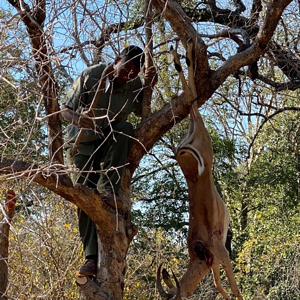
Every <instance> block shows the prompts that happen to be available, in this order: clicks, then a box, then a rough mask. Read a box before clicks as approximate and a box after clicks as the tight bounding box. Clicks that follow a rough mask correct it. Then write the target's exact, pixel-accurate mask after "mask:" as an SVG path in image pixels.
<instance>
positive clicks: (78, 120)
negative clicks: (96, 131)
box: [61, 104, 95, 128]
mask: <svg viewBox="0 0 300 300" xmlns="http://www.w3.org/2000/svg"><path fill="white" fill-rule="evenodd" d="M61 115H62V116H63V118H64V119H65V120H66V121H67V122H68V123H70V124H73V125H76V126H78V127H80V128H90V127H91V125H92V124H93V118H94V117H95V116H94V113H93V111H92V110H86V111H84V112H83V113H81V114H80V113H78V112H76V111H74V110H73V109H72V108H70V107H68V106H66V105H64V104H63V105H62V110H61Z"/></svg>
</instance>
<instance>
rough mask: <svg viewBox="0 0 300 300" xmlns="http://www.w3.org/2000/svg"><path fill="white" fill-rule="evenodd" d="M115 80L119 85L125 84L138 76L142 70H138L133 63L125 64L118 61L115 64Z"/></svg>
mask: <svg viewBox="0 0 300 300" xmlns="http://www.w3.org/2000/svg"><path fill="white" fill-rule="evenodd" d="M114 70H115V72H114V78H115V82H116V83H118V84H123V83H125V82H127V81H129V80H131V79H134V78H135V77H137V76H138V74H139V72H140V68H137V67H136V66H135V65H134V64H133V62H132V61H126V62H123V61H122V60H120V59H119V60H116V61H115V63H114Z"/></svg>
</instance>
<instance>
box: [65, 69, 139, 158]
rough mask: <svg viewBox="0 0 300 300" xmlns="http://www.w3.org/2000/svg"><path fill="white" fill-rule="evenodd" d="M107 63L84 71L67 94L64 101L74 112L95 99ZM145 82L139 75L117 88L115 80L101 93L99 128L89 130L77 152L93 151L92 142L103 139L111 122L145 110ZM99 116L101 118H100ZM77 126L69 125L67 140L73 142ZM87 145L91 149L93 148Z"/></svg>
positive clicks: (98, 108)
mask: <svg viewBox="0 0 300 300" xmlns="http://www.w3.org/2000/svg"><path fill="white" fill-rule="evenodd" d="M105 67H106V65H105V64H101V65H95V66H92V67H89V68H87V69H86V70H85V71H83V72H82V73H81V74H80V75H79V77H78V78H77V79H76V80H75V81H74V83H73V85H72V88H71V89H70V91H69V92H68V94H67V96H66V100H65V102H64V104H65V105H66V106H68V107H69V108H71V109H73V110H74V111H76V112H78V113H81V112H82V111H83V110H85V109H87V108H88V107H89V105H90V103H91V102H92V101H93V99H94V96H95V93H96V90H97V86H98V83H99V80H100V78H101V74H102V72H103V70H104V69H105ZM142 90H143V84H142V81H141V79H140V77H136V78H135V79H133V80H130V81H128V82H126V83H124V84H123V85H121V86H119V87H117V88H114V86H113V82H111V85H110V87H109V89H108V91H107V92H106V93H105V92H104V91H103V92H102V94H101V97H100V99H99V101H98V105H97V107H96V108H95V109H94V113H95V116H96V118H98V119H96V129H93V130H92V129H87V130H85V133H84V135H83V137H82V139H81V142H80V145H79V148H78V151H79V152H81V153H85V154H91V153H92V152H91V151H92V148H93V147H89V146H92V144H93V143H90V142H93V141H95V140H97V139H99V138H103V131H105V130H106V129H108V124H109V123H110V122H111V121H114V122H115V123H117V122H120V121H125V120H126V119H127V117H128V115H129V114H130V113H131V112H134V113H135V114H136V115H140V114H141V111H142V99H143V92H142ZM99 117H100V118H99ZM79 130H80V129H79V128H78V126H76V125H73V124H70V125H69V126H68V127H67V129H66V131H67V134H66V141H67V143H73V142H74V141H75V140H76V136H77V134H78V132H79ZM87 148H91V149H90V150H89V149H87Z"/></svg>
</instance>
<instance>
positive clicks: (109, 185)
mask: <svg viewBox="0 0 300 300" xmlns="http://www.w3.org/2000/svg"><path fill="white" fill-rule="evenodd" d="M113 130H114V131H113V134H112V135H111V136H110V137H109V140H108V141H107V143H106V147H105V152H106V155H105V159H104V163H103V171H104V172H105V174H104V175H103V176H102V183H103V186H104V189H105V190H106V191H110V192H112V193H113V194H115V195H118V193H119V188H120V183H121V176H122V174H123V170H124V165H125V164H126V162H127V158H128V155H129V151H130V149H131V146H132V143H133V140H132V136H133V134H134V130H133V126H132V124H131V123H129V122H125V121H124V122H119V123H118V124H115V125H114V126H113Z"/></svg>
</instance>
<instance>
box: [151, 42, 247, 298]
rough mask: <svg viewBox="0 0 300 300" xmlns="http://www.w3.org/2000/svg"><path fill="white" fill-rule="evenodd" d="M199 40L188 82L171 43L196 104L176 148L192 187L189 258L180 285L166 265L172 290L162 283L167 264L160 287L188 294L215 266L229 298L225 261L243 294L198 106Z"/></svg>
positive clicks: (190, 100)
mask: <svg viewBox="0 0 300 300" xmlns="http://www.w3.org/2000/svg"><path fill="white" fill-rule="evenodd" d="M192 48H193V42H192V40H189V41H188V43H187V58H188V59H187V65H188V83H187V82H186V80H185V77H184V75H183V72H182V68H181V65H180V61H179V58H178V55H177V52H176V51H175V50H174V49H171V52H172V54H173V56H174V62H175V68H176V70H177V71H178V74H179V77H180V80H181V83H182V88H183V91H184V93H185V98H186V101H187V102H188V103H189V104H191V112H190V124H189V129H188V133H187V134H186V136H185V137H184V138H183V139H182V141H181V142H180V143H179V145H178V147H177V149H176V158H177V161H178V163H179V165H180V167H181V169H182V171H183V173H184V175H185V178H186V180H187V184H188V189H189V208H190V211H189V212H190V215H189V232H188V238H187V244H188V249H189V257H190V260H189V264H188V267H187V270H186V272H185V274H184V275H183V277H182V278H181V280H180V281H179V282H178V281H177V279H176V277H175V276H174V275H173V277H174V280H175V282H176V286H175V285H174V284H173V283H172V281H171V277H170V275H169V274H168V272H167V271H166V270H163V271H162V275H163V280H164V282H165V283H166V285H167V286H168V288H169V291H168V293H166V292H165V291H164V290H163V288H162V285H161V266H160V267H159V269H158V272H157V288H158V291H159V293H160V295H161V297H162V299H164V300H168V299H169V300H170V299H172V300H183V299H187V298H186V297H189V296H190V295H191V294H192V293H193V291H194V290H195V289H196V287H197V285H198V284H199V282H200V281H201V280H202V278H203V277H204V276H205V275H206V274H207V273H208V271H209V270H210V269H211V270H212V273H213V277H214V282H215V285H216V287H217V289H218V291H219V292H220V293H221V294H222V296H223V298H224V299H227V300H228V299H229V296H228V295H227V293H226V292H225V291H224V289H223V287H222V285H221V278H220V270H219V266H220V265H222V266H223V268H224V270H225V273H226V275H227V278H228V280H229V284H230V288H231V291H232V292H233V294H234V295H235V296H236V297H237V298H238V299H239V300H242V299H243V297H242V295H241V293H240V291H239V288H238V286H237V284H236V281H235V277H234V273H233V269H232V266H231V261H230V258H229V254H228V251H227V250H226V247H225V242H226V235H227V231H228V226H229V212H228V209H227V207H226V205H225V203H224V202H223V200H222V198H221V197H220V195H219V194H218V192H217V189H216V187H215V185H214V180H213V176H212V166H213V147H212V142H211V138H210V136H209V133H208V131H207V129H206V127H205V125H204V122H203V120H202V117H201V115H200V113H199V111H198V106H197V102H195V100H196V98H197V92H196V88H195V83H194V75H193V64H192Z"/></svg>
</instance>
